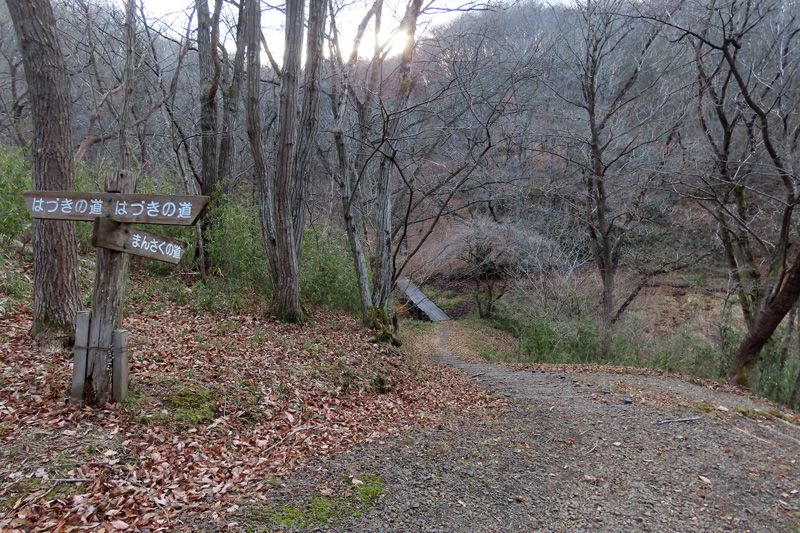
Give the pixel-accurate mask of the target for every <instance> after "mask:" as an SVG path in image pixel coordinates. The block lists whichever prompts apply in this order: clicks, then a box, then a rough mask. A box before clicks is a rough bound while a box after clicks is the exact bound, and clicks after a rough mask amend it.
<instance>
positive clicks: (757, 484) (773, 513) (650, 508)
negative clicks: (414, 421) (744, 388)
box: [281, 325, 800, 532]
mask: <svg viewBox="0 0 800 533" xmlns="http://www.w3.org/2000/svg"><path fill="white" fill-rule="evenodd" d="M433 334H436V335H439V336H440V338H439V343H438V353H437V354H436V355H435V356H434V359H435V360H436V361H438V362H439V363H441V364H444V365H447V366H450V367H453V368H456V369H458V370H460V371H461V372H464V373H465V374H466V375H467V376H468V378H469V381H471V382H473V383H476V384H478V385H479V386H481V387H484V388H487V389H490V390H493V391H497V392H498V393H499V394H500V395H501V396H502V397H504V398H506V400H507V401H506V405H505V406H504V407H501V408H497V409H491V410H489V411H487V412H485V413H480V414H478V415H475V414H473V415H469V416H467V415H464V414H460V413H450V414H448V415H447V416H446V417H445V418H444V420H443V422H442V423H441V424H439V425H438V426H436V428H434V429H432V430H429V431H416V432H412V433H411V434H404V435H401V436H399V437H397V438H395V439H393V440H390V441H386V442H383V443H372V444H369V445H364V446H360V447H358V448H357V449H355V450H353V451H352V452H349V453H347V454H344V455H342V456H339V457H337V458H335V459H333V460H331V461H328V462H327V463H326V464H324V465H318V467H317V468H316V471H314V472H309V473H307V474H304V475H301V476H298V477H297V478H294V479H292V480H291V481H290V482H289V483H288V485H287V486H286V487H284V488H282V489H281V498H283V499H284V501H287V502H291V501H301V500H303V499H304V498H305V499H307V498H308V496H309V494H313V493H314V491H316V490H323V489H324V490H327V491H330V490H331V487H334V488H335V487H337V486H341V480H342V479H345V478H350V477H352V476H357V475H364V474H369V475H377V476H380V477H381V478H383V480H384V482H385V489H386V495H385V496H384V497H383V498H382V500H381V501H380V502H379V504H378V505H377V506H376V507H375V508H373V509H371V510H369V511H368V512H366V513H364V514H363V515H362V516H360V517H350V518H349V519H347V520H346V521H344V522H340V523H338V524H336V525H333V526H330V527H322V528H316V527H315V528H313V529H314V530H318V529H319V530H323V531H325V530H330V531H398V532H400V531H570V532H580V531H654V532H656V531H657V532H663V531H681V532H688V531H754V532H756V531H757V532H764V531H775V532H779V531H780V532H783V531H798V530H800V464H798V461H800V427H798V426H797V425H796V424H795V423H794V422H788V421H785V420H781V419H779V418H770V417H766V416H761V415H756V416H753V412H752V410H753V409H761V410H762V411H769V410H771V409H773V408H774V407H773V406H771V405H770V404H768V403H767V402H762V401H759V400H756V399H753V398H749V397H744V396H738V395H736V394H731V393H728V392H721V391H714V390H709V389H708V388H706V387H701V386H698V385H693V384H690V383H686V382H683V381H681V380H677V379H674V378H662V377H658V378H654V377H648V376H625V375H619V374H608V373H604V372H596V373H595V372H585V371H584V372H581V373H571V374H567V373H563V372H550V371H546V370H545V371H542V370H541V369H536V370H531V369H521V368H513V367H509V366H506V365H500V364H489V363H480V362H476V359H475V358H474V356H471V354H464V353H459V350H463V346H464V344H463V343H461V342H459V341H458V339H457V338H454V337H457V336H458V335H459V334H460V333H459V331H458V329H457V328H451V327H450V326H448V325H443V326H442V327H441V329H440V330H439V331H436V332H434V333H433ZM433 345H434V346H435V341H434V344H433ZM647 387H650V388H647ZM665 394H666V397H667V398H669V399H670V401H669V402H666V403H671V404H672V405H652V404H649V403H643V402H642V399H643V398H644V399H647V398H649V397H651V396H652V397H655V398H664V397H665V396H664V395H665ZM697 405H712V406H714V409H715V410H711V411H709V410H703V409H698V408H697V407H696V406H697ZM717 407H721V408H722V409H721V410H720V409H716V408H717ZM739 407H741V408H742V411H739V410H737V408H739ZM745 409H746V410H747V411H746V412H745V411H744V410H745ZM290 530H291V529H290V528H288V529H287V531H290Z"/></svg>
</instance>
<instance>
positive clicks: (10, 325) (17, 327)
mask: <svg viewBox="0 0 800 533" xmlns="http://www.w3.org/2000/svg"><path fill="white" fill-rule="evenodd" d="M0 328H14V329H26V328H23V327H22V326H15V325H14V324H0Z"/></svg>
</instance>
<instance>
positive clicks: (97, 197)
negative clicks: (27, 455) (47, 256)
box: [23, 171, 208, 405]
mask: <svg viewBox="0 0 800 533" xmlns="http://www.w3.org/2000/svg"><path fill="white" fill-rule="evenodd" d="M135 189H136V176H135V175H133V174H131V173H130V172H122V171H120V172H112V173H111V174H109V175H108V176H107V178H106V187H105V190H106V192H102V193H81V192H62V191H28V192H25V193H23V196H24V197H25V204H26V205H27V207H28V212H29V213H30V215H31V217H32V218H45V219H56V220H78V221H81V220H82V221H89V222H92V221H93V222H94V232H93V234H92V245H94V246H95V247H97V267H96V273H95V281H94V293H93V295H92V310H91V311H82V312H80V313H78V318H77V321H76V328H75V360H74V365H73V372H72V391H71V395H70V396H71V401H72V403H73V404H74V405H79V404H80V403H82V402H85V403H87V404H91V405H103V404H105V403H106V402H107V401H108V397H109V389H110V393H111V397H112V399H113V400H115V401H122V400H124V399H125V398H126V396H127V393H128V332H127V331H124V330H122V329H120V326H121V325H122V309H123V304H124V297H125V285H126V280H127V276H128V260H129V258H130V255H139V256H142V257H147V258H150V259H155V260H157V261H166V262H169V263H178V262H179V261H180V260H181V257H183V252H184V250H186V246H187V245H186V243H185V242H182V241H179V240H176V239H172V238H169V237H165V236H163V235H159V234H158V233H154V232H152V231H148V230H144V229H141V228H136V227H134V226H131V225H130V223H140V224H169V225H181V226H190V225H193V224H195V222H197V219H198V218H199V217H200V215H202V214H203V211H204V210H205V208H206V206H207V205H208V197H207V196H180V195H155V194H134V191H135ZM129 254H130V255H129Z"/></svg>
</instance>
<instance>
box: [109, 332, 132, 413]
mask: <svg viewBox="0 0 800 533" xmlns="http://www.w3.org/2000/svg"><path fill="white" fill-rule="evenodd" d="M113 351H114V362H113V364H112V367H113V370H112V378H111V398H112V399H113V400H114V401H115V402H123V401H125V400H126V399H127V398H128V332H127V331H125V330H124V329H117V330H114V347H113Z"/></svg>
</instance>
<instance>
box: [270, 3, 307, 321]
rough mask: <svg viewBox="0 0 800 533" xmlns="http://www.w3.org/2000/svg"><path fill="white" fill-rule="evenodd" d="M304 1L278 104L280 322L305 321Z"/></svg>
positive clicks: (290, 17) (295, 10)
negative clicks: (300, 125)
mask: <svg viewBox="0 0 800 533" xmlns="http://www.w3.org/2000/svg"><path fill="white" fill-rule="evenodd" d="M304 12H305V2H304V0H289V1H288V2H287V3H286V40H285V53H284V55H283V66H282V71H281V92H280V101H279V105H278V131H277V136H276V139H275V170H274V174H273V176H274V178H273V181H274V183H275V189H274V196H273V197H272V198H271V199H268V201H271V203H272V204H273V206H274V207H273V210H274V214H275V219H274V220H275V265H276V270H275V273H276V275H277V277H276V278H275V279H273V281H272V284H273V289H274V290H275V297H276V301H275V303H276V314H277V316H278V318H279V319H280V320H285V321H287V322H302V320H303V312H302V309H301V307H300V259H299V255H298V253H297V246H296V235H295V233H294V224H293V218H292V194H293V189H294V186H295V185H294V183H293V179H292V178H293V177H294V164H295V151H294V150H295V143H296V142H297V109H298V105H297V99H298V98H297V97H298V92H299V87H298V78H299V76H300V56H301V54H302V50H303V15H304Z"/></svg>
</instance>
